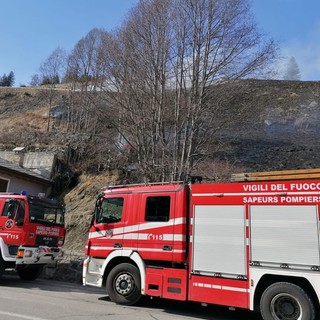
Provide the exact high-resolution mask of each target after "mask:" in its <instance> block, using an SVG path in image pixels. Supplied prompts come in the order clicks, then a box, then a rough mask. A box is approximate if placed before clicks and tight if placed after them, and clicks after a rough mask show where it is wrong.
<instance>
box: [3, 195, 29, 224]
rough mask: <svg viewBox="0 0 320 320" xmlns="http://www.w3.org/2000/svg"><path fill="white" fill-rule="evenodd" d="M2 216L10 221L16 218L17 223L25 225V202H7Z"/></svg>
mask: <svg viewBox="0 0 320 320" xmlns="http://www.w3.org/2000/svg"><path fill="white" fill-rule="evenodd" d="M1 215H2V216H3V217H8V218H10V219H13V218H15V219H16V221H17V222H19V223H23V219H24V202H23V201H19V200H16V199H10V200H7V201H6V202H5V205H4V208H3V211H2V214H1Z"/></svg>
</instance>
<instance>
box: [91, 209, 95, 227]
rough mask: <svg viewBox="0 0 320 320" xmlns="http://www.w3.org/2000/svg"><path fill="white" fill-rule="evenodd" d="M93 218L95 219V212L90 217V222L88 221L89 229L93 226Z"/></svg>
mask: <svg viewBox="0 0 320 320" xmlns="http://www.w3.org/2000/svg"><path fill="white" fill-rule="evenodd" d="M95 218H96V214H95V212H93V213H92V215H91V220H90V228H91V227H92V226H93V225H94V220H95Z"/></svg>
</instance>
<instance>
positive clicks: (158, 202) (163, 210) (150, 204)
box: [145, 196, 170, 221]
mask: <svg viewBox="0 0 320 320" xmlns="http://www.w3.org/2000/svg"><path fill="white" fill-rule="evenodd" d="M169 218H170V197H168V196H166V197H148V198H147V206H146V216H145V219H146V221H169Z"/></svg>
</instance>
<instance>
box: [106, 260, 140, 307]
mask: <svg viewBox="0 0 320 320" xmlns="http://www.w3.org/2000/svg"><path fill="white" fill-rule="evenodd" d="M106 289H107V293H108V295H109V297H110V299H111V301H113V302H115V303H117V304H121V305H126V306H130V305H133V304H135V303H137V302H138V301H139V300H140V298H141V280H140V273H139V270H138V268H137V267H135V266H134V265H132V264H130V263H121V264H119V265H117V266H116V267H114V268H113V269H112V270H111V271H110V273H109V275H108V277H107V283H106Z"/></svg>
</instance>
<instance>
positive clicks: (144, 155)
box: [104, 0, 276, 180]
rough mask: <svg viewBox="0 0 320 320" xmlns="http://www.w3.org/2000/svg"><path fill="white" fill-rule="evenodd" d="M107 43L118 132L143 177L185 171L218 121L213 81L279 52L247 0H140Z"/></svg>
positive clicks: (255, 70)
mask: <svg viewBox="0 0 320 320" xmlns="http://www.w3.org/2000/svg"><path fill="white" fill-rule="evenodd" d="M104 48H105V49H104V51H105V64H104V71H105V78H106V79H107V81H108V82H109V83H112V89H113V90H106V92H107V94H108V97H109V99H112V101H113V103H112V104H113V106H114V108H115V110H118V112H119V114H118V119H117V120H119V121H118V125H117V128H118V130H119V133H120V138H121V139H120V140H121V141H122V145H123V144H125V145H127V146H129V147H128V148H127V149H126V150H130V152H131V153H134V154H135V155H136V158H137V165H138V168H139V169H140V170H141V174H142V175H143V176H144V179H145V180H159V179H160V180H165V179H166V180H167V179H173V180H174V179H185V178H186V176H187V175H188V174H190V173H191V172H192V170H193V167H194V166H195V165H196V164H197V162H198V161H199V160H200V159H201V158H202V157H204V156H205V155H206V153H207V152H208V147H207V146H208V141H209V140H212V139H214V137H215V132H217V131H218V130H219V129H220V128H221V125H222V124H221V123H219V124H217V123H215V126H214V125H213V124H214V119H215V113H216V112H217V110H218V109H219V108H220V107H221V103H220V101H219V99H218V100H217V101H211V100H210V98H211V96H212V94H211V92H212V87H213V86H214V85H215V84H216V83H217V82H219V83H220V82H221V81H227V80H228V81H231V80H234V79H241V78H245V77H249V76H250V77H253V76H259V75H261V73H262V70H266V66H267V65H268V64H269V63H270V62H272V60H273V59H274V58H275V52H276V46H275V44H274V43H273V41H272V40H266V41H265V40H264V38H263V36H262V35H261V34H260V33H259V31H258V29H257V26H256V24H255V22H254V20H253V19H252V17H251V15H250V7H249V3H248V1H247V0H224V1H222V0H152V1H150V0H149V1H147V0H141V1H140V2H139V4H138V6H137V7H136V8H134V9H133V10H132V12H131V14H130V16H129V18H128V20H127V21H126V23H125V24H124V25H123V26H122V27H121V28H120V29H119V30H118V32H117V33H115V34H114V35H113V37H109V38H108V39H107V40H106V42H105V43H104ZM213 88H214V87H213ZM209 89H210V90H209ZM114 90H116V91H117V94H114ZM223 100H225V99H223Z"/></svg>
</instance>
